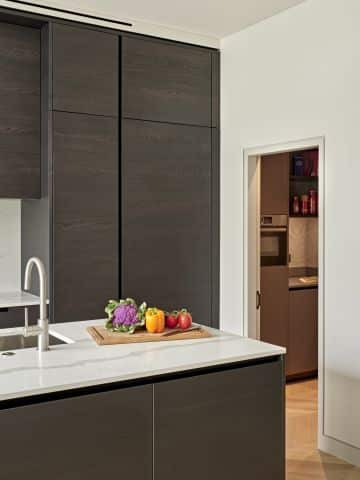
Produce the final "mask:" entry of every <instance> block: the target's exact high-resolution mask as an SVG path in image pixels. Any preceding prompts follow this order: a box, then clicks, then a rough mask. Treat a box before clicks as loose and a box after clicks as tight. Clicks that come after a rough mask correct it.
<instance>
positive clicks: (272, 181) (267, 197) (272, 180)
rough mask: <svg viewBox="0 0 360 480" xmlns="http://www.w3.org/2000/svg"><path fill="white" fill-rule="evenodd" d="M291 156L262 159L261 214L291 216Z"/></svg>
mask: <svg viewBox="0 0 360 480" xmlns="http://www.w3.org/2000/svg"><path fill="white" fill-rule="evenodd" d="M289 169H290V154H289V153H278V154H274V155H266V156H263V157H261V207H260V209H261V214H262V215H288V214H289V188H290V179H289Z"/></svg>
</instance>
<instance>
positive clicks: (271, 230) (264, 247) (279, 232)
mask: <svg viewBox="0 0 360 480" xmlns="http://www.w3.org/2000/svg"><path fill="white" fill-rule="evenodd" d="M287 242H288V234H287V228H286V227H262V228H261V266H262V267H270V266H273V265H285V266H286V265H287V264H288V254H287V250H288V249H287Z"/></svg>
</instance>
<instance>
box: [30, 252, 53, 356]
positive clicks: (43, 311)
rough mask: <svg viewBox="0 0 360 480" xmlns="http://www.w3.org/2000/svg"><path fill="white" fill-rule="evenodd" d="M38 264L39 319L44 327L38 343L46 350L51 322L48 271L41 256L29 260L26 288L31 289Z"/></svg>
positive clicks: (41, 348) (39, 322)
mask: <svg viewBox="0 0 360 480" xmlns="http://www.w3.org/2000/svg"><path fill="white" fill-rule="evenodd" d="M34 265H36V267H37V270H38V274H39V281H40V318H39V321H38V325H39V327H41V329H42V333H40V334H39V337H38V340H39V341H38V345H39V350H40V351H44V350H48V348H49V322H48V318H47V305H46V301H47V300H46V299H47V294H46V283H47V280H46V271H45V266H44V264H43V262H42V261H41V260H40V258H37V257H32V258H30V259H29V260H28V262H27V264H26V268H25V276H24V289H25V290H29V289H30V288H31V273H32V270H33V266H34Z"/></svg>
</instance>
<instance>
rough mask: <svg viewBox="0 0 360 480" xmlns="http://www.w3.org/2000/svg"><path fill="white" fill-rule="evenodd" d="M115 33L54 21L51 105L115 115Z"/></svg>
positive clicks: (82, 111) (116, 83) (117, 59)
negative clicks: (60, 23) (59, 23)
mask: <svg viewBox="0 0 360 480" xmlns="http://www.w3.org/2000/svg"><path fill="white" fill-rule="evenodd" d="M118 45H119V38H118V36H117V35H111V34H108V33H103V32H97V31H95V30H90V29H87V28H76V27H72V26H71V27H70V26H67V25H58V24H54V30H53V108H54V110H62V111H66V112H79V113H92V114H96V115H107V116H117V115H118V108H119V105H118V83H119V81H118V70H119V52H118Z"/></svg>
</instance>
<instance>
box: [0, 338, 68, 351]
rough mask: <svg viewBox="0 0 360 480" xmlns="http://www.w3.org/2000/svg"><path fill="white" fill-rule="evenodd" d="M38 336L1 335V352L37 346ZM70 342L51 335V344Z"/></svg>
mask: <svg viewBox="0 0 360 480" xmlns="http://www.w3.org/2000/svg"><path fill="white" fill-rule="evenodd" d="M37 342H38V339H37V336H33V337H24V336H23V335H9V336H6V337H0V352H6V351H12V350H22V349H23V348H36V347H37ZM67 343H68V342H65V341H63V340H60V339H59V338H57V337H54V336H53V335H49V345H66V344H67Z"/></svg>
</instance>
